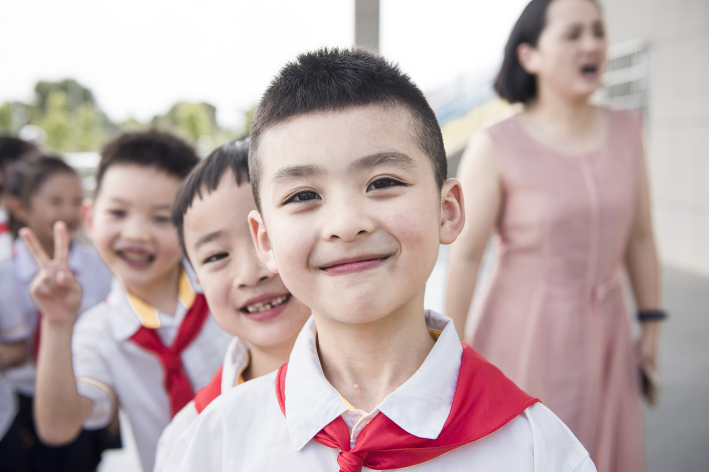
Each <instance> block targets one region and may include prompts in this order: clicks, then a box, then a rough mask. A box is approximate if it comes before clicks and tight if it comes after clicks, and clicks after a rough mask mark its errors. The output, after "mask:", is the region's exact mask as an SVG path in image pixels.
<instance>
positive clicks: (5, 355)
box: [0, 340, 27, 371]
mask: <svg viewBox="0 0 709 473" xmlns="http://www.w3.org/2000/svg"><path fill="white" fill-rule="evenodd" d="M26 359H27V343H26V342H25V341H24V340H19V341H17V342H12V343H0V371H3V370H6V369H8V368H14V367H15V366H19V365H21V364H22V363H24V362H25V360H26Z"/></svg>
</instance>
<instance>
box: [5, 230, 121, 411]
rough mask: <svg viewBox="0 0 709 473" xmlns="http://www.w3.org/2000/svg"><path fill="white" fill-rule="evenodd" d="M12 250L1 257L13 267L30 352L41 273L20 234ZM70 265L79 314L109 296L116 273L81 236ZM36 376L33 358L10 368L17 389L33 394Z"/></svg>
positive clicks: (71, 253)
mask: <svg viewBox="0 0 709 473" xmlns="http://www.w3.org/2000/svg"><path fill="white" fill-rule="evenodd" d="M12 253H13V254H12V255H11V256H10V257H8V258H5V259H4V260H2V261H0V266H11V267H12V268H13V272H14V274H15V281H16V284H17V290H18V294H19V298H20V304H21V306H22V312H23V317H24V318H25V320H26V323H27V326H28V327H29V331H30V334H31V335H30V336H29V337H28V339H27V348H28V350H29V351H30V353H33V352H34V333H35V331H36V328H37V320H38V318H37V315H38V310H37V306H36V305H35V304H34V301H32V297H31V296H30V292H29V288H30V284H31V283H32V279H34V277H35V276H36V275H37V270H38V268H37V264H36V263H35V261H34V259H33V258H32V254H31V253H30V251H29V249H28V248H27V245H26V244H25V242H24V241H23V240H22V239H21V238H17V239H16V240H15V242H14V243H13V251H12ZM67 266H68V267H69V269H70V270H71V271H72V272H73V273H74V277H75V278H76V281H77V282H78V283H79V284H80V285H81V303H80V306H79V314H81V313H82V312H84V311H86V310H87V309H90V308H91V307H93V306H95V305H96V304H98V303H99V302H101V301H102V300H104V299H105V298H106V296H107V295H108V293H109V291H110V290H111V280H112V279H113V275H112V274H111V271H110V270H109V269H108V268H107V267H106V265H105V264H104V263H103V261H102V260H101V258H100V257H99V255H98V253H97V252H96V250H95V249H94V247H92V246H90V245H87V244H86V243H83V242H81V241H79V240H74V241H72V243H71V249H70V250H69V255H68V256H67ZM0 303H2V301H0ZM79 317H80V316H79ZM35 377H36V369H35V365H34V362H33V360H31V359H29V360H27V362H25V363H24V364H23V365H22V366H19V367H18V368H15V369H12V370H8V372H7V378H8V379H9V380H11V381H12V383H13V385H14V386H15V389H16V390H17V391H19V392H20V393H22V394H23V395H25V396H30V397H31V396H34V383H35Z"/></svg>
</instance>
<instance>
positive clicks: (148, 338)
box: [130, 294, 209, 417]
mask: <svg viewBox="0 0 709 473" xmlns="http://www.w3.org/2000/svg"><path fill="white" fill-rule="evenodd" d="M208 315H209V306H207V300H206V299H205V298H204V294H195V299H194V303H192V307H190V310H189V311H188V312H187V315H185V319H184V320H183V321H182V324H180V328H179V330H178V332H177V337H175V341H174V342H172V345H171V346H170V347H166V346H165V345H163V344H162V341H161V340H160V337H158V334H157V333H155V330H153V329H149V328H145V327H140V328H139V329H138V331H137V332H135V333H134V334H133V336H132V337H130V340H132V341H133V342H135V343H137V344H138V345H140V346H141V347H143V348H144V349H146V350H147V351H150V352H153V353H155V355H156V356H157V357H158V359H159V360H160V363H162V366H163V368H164V369H165V380H164V384H165V390H166V391H167V395H168V396H169V397H170V409H171V412H172V416H173V417H174V416H175V414H177V413H178V412H180V409H182V408H183V407H185V406H186V405H187V403H188V402H190V401H191V400H192V397H193V396H194V391H192V385H191V384H190V380H189V379H188V378H187V374H185V370H184V367H183V366H182V359H181V358H180V354H181V353H182V350H184V349H185V348H187V346H189V344H190V343H192V341H193V340H194V339H195V337H196V336H197V335H198V334H199V332H200V331H201V330H202V326H203V325H204V322H205V321H206V320H207V316H208Z"/></svg>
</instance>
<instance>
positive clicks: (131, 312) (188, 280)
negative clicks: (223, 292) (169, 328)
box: [106, 264, 202, 341]
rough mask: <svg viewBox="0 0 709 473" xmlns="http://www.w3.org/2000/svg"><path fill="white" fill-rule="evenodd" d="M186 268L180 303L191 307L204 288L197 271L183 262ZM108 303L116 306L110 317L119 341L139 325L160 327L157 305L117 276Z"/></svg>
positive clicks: (181, 279) (180, 290) (114, 333)
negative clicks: (143, 299)
mask: <svg viewBox="0 0 709 473" xmlns="http://www.w3.org/2000/svg"><path fill="white" fill-rule="evenodd" d="M183 268H184V270H183V272H182V274H181V275H180V281H179V289H178V297H177V298H178V301H179V303H180V304H182V305H183V306H184V307H186V308H187V309H189V308H190V307H191V306H192V303H193V302H194V299H195V297H196V294H198V293H201V292H202V288H201V287H200V286H199V284H197V282H196V281H195V278H194V272H193V271H191V268H190V267H189V265H187V264H183ZM106 304H108V305H109V307H111V308H112V309H113V310H112V313H111V317H109V320H110V324H111V330H112V332H113V336H114V338H115V339H116V340H117V341H123V340H127V339H128V338H130V337H131V336H133V334H134V333H135V332H137V331H138V329H140V327H146V328H150V329H156V328H159V327H160V317H159V311H158V309H156V308H155V307H153V306H151V305H150V304H148V303H146V302H144V301H142V300H141V299H139V298H138V297H136V296H134V295H132V294H130V293H129V292H128V291H127V290H126V289H125V287H124V286H123V284H121V282H120V281H119V280H118V278H113V283H112V286H111V292H110V293H109V295H108V298H107V299H106Z"/></svg>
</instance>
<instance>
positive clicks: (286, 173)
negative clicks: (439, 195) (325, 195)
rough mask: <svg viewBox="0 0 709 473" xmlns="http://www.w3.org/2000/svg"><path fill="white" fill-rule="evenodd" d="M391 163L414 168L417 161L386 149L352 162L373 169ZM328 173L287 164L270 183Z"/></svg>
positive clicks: (308, 167) (305, 165) (311, 166)
mask: <svg viewBox="0 0 709 473" xmlns="http://www.w3.org/2000/svg"><path fill="white" fill-rule="evenodd" d="M384 164H389V165H392V166H395V167H398V168H401V169H412V168H415V167H416V161H414V159H413V158H411V157H410V156H408V155H407V154H404V153H401V152H399V151H384V152H381V153H375V154H370V155H369V156H364V157H362V158H359V159H358V160H357V161H355V162H354V163H352V166H353V167H354V168H355V169H358V170H361V169H371V168H374V167H377V166H382V165H384ZM325 174H327V171H325V168H323V167H321V166H315V165H313V164H303V165H298V166H286V167H282V168H281V169H279V170H278V171H276V172H275V173H274V174H273V176H272V177H271V180H270V184H271V185H272V186H273V185H279V186H284V185H287V184H288V183H289V182H290V181H293V180H296V179H301V178H304V177H311V176H324V175H325Z"/></svg>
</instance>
